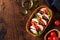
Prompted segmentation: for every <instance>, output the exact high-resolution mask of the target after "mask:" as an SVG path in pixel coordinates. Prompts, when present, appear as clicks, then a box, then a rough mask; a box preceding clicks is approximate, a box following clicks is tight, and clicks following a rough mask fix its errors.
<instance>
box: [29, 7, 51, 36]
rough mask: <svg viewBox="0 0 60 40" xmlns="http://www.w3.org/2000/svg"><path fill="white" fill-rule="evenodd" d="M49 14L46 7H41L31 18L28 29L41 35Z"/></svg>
mask: <svg viewBox="0 0 60 40" xmlns="http://www.w3.org/2000/svg"><path fill="white" fill-rule="evenodd" d="M50 17H51V15H50V12H49V10H48V9H47V8H45V7H44V8H41V9H40V10H39V11H38V12H37V13H36V14H35V15H34V17H33V18H32V19H31V21H30V24H31V25H30V28H29V30H30V31H31V32H32V33H33V34H36V35H41V34H42V33H43V30H44V28H45V26H47V25H48V21H49V19H50Z"/></svg>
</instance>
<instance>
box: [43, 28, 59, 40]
mask: <svg viewBox="0 0 60 40" xmlns="http://www.w3.org/2000/svg"><path fill="white" fill-rule="evenodd" d="M52 31H55V32H56V34H57V37H58V38H60V32H59V30H58V29H52V30H50V31H48V32H47V33H46V35H45V36H44V40H47V39H46V38H47V37H48V35H49V33H51V32H52Z"/></svg>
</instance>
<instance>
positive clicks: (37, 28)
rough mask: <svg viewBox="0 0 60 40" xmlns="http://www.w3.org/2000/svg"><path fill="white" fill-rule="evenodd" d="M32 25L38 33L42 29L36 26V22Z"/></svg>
mask: <svg viewBox="0 0 60 40" xmlns="http://www.w3.org/2000/svg"><path fill="white" fill-rule="evenodd" d="M31 24H32V26H34V27H35V29H36V30H37V31H39V30H40V28H39V27H38V26H37V25H36V24H37V23H36V22H31Z"/></svg>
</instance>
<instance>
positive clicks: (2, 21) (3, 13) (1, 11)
mask: <svg viewBox="0 0 60 40" xmlns="http://www.w3.org/2000/svg"><path fill="white" fill-rule="evenodd" d="M21 1H22V0H0V40H43V36H44V35H43V36H41V37H32V36H31V35H29V34H28V33H27V32H26V27H25V26H26V22H27V20H28V18H29V16H30V15H31V13H32V12H33V11H34V9H35V8H34V7H33V8H32V9H30V10H29V14H27V15H24V14H23V10H24V8H23V7H21ZM39 4H40V5H43V4H45V1H44V0H40V1H39ZM54 13H55V14H54V17H53V20H52V22H51V24H50V25H51V26H54V25H52V24H53V22H54V20H56V19H59V20H60V15H59V14H58V12H54ZM51 26H49V27H51ZM47 31H48V28H47ZM47 31H46V32H47ZM46 32H45V33H46ZM45 33H44V34H45Z"/></svg>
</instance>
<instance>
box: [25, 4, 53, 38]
mask: <svg viewBox="0 0 60 40" xmlns="http://www.w3.org/2000/svg"><path fill="white" fill-rule="evenodd" d="M41 8H47V9H48V11H49V12H50V15H51V17H50V19H49V21H48V25H49V23H50V21H51V19H52V11H51V9H49V8H48V6H46V5H41V6H39V7H38V8H37V9H35V10H34V11H33V12H32V14H31V15H30V17H29V19H28V21H27V23H26V31H27V32H28V33H29V34H30V35H32V36H34V37H36V36H40V35H35V34H33V33H31V31H30V30H29V26H30V22H31V19H32V18H33V17H34V14H35V13H37V12H38V10H40V9H41ZM48 25H47V26H48ZM47 26H46V27H45V28H44V31H45V29H46V28H47Z"/></svg>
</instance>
